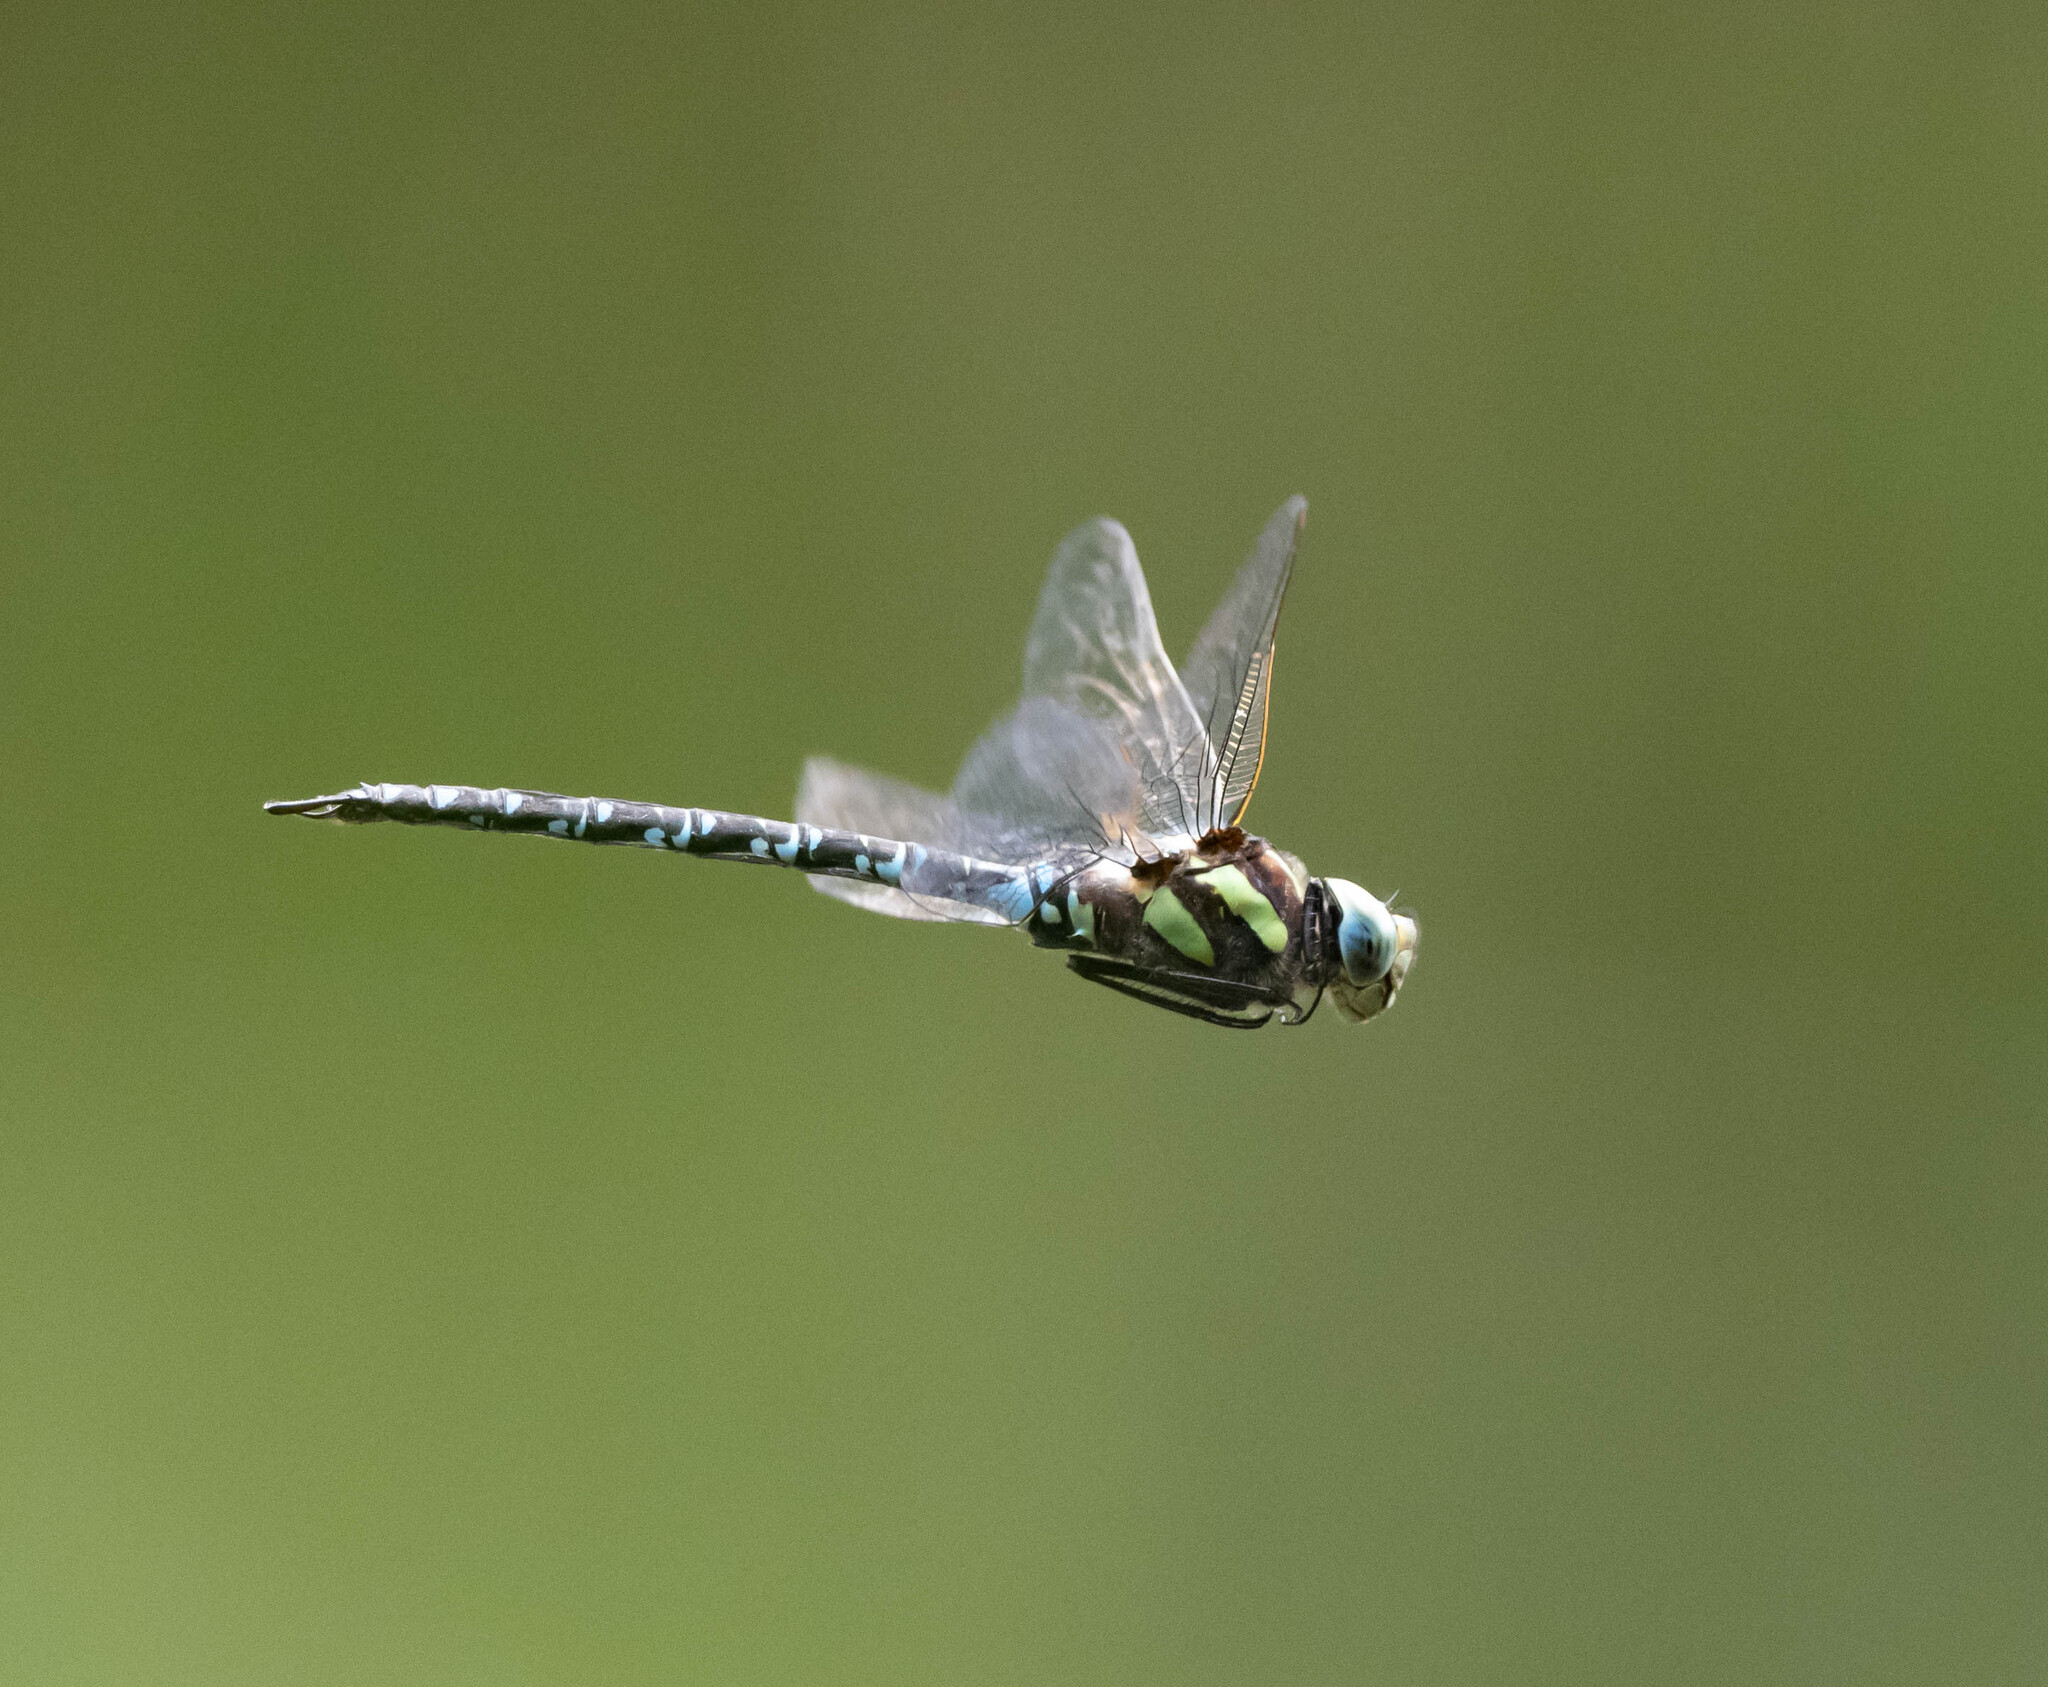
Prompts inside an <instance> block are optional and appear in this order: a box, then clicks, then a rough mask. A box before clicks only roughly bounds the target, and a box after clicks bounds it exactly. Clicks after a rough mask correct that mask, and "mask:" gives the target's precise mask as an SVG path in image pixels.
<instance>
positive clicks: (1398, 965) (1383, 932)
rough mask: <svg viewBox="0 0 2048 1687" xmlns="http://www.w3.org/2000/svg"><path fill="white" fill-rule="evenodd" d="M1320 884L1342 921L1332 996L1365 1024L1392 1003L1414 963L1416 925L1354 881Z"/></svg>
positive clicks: (1331, 979) (1340, 921) (1331, 988)
mask: <svg viewBox="0 0 2048 1687" xmlns="http://www.w3.org/2000/svg"><path fill="white" fill-rule="evenodd" d="M1320 882H1321V884H1322V886H1323V891H1324V894H1325V896H1326V897H1327V898H1328V900H1329V906H1330V911H1331V912H1332V913H1333V914H1334V915H1335V916H1336V920H1337V930H1336V940H1335V947H1336V966H1335V968H1334V969H1333V970H1332V973H1331V976H1330V978H1329V986H1330V993H1331V994H1332V995H1333V996H1335V997H1336V999H1337V1006H1338V1008H1339V1009H1340V1010H1342V1012H1343V1013H1344V1014H1345V1015H1346V1017H1348V1018H1350V1019H1352V1020H1355V1021H1358V1022H1361V1023H1362V1022H1364V1021H1365V1020H1368V1019H1370V1018H1372V1016H1373V1015H1374V1014H1376V1013H1384V1012H1385V1011H1386V1010H1387V1009H1388V1008H1389V1007H1391V1006H1392V1005H1393V1002H1394V996H1395V994H1396V993H1397V992H1398V991H1399V990H1400V988H1401V983H1402V981H1403V980H1404V979H1405V978H1407V976H1408V969H1409V967H1410V966H1412V965H1413V964H1414V962H1415V940H1416V930H1415V922H1414V920H1412V919H1410V918H1409V917H1408V916H1407V915H1406V914H1396V913H1394V912H1392V911H1391V910H1390V909H1389V908H1388V907H1387V905H1386V904H1385V903H1384V902H1382V901H1381V900H1380V899H1379V898H1378V897H1377V896H1375V895H1373V894H1372V892H1371V891H1369V890H1366V889H1365V888H1363V887H1362V886H1360V885H1355V884H1353V883H1352V882H1351V881H1350V880H1349V879H1324V880H1322V881H1320Z"/></svg>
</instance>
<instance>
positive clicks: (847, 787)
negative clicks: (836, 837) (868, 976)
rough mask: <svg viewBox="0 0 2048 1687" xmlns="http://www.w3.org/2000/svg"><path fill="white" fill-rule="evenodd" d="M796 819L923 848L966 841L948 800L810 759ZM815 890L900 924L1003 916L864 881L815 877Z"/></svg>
mask: <svg viewBox="0 0 2048 1687" xmlns="http://www.w3.org/2000/svg"><path fill="white" fill-rule="evenodd" d="M796 818H797V820H798V821H799V822H800V823H802V824H803V825H807V826H829V827H835V828H838V829H840V830H843V831H848V832H865V833H867V834H868V835H869V836H870V837H877V838H896V839H898V840H900V841H902V842H905V843H921V844H923V845H924V846H925V847H926V848H928V849H950V850H957V849H961V848H962V847H963V844H964V843H966V842H967V841H968V840H967V839H966V835H965V828H964V827H963V826H962V825H961V823H960V814H959V811H958V810H957V809H956V808H955V807H954V806H953V800H952V798H950V797H942V796H938V795H936V794H934V793H933V792H931V791H922V790H919V789H918V788H917V786H915V785H907V784H905V783H904V782H903V781H902V780H901V779H891V778H889V777H888V776H887V775H886V774H881V773H869V772H868V771H867V770H866V769H864V768H858V767H848V766H847V765H846V763H844V762H837V761H831V760H828V759H827V758H826V757H823V756H812V757H811V758H809V759H808V760H807V761H806V762H805V763H804V774H803V778H802V779H801V780H800V781H799V782H798V784H797V788H796ZM811 888H812V889H813V890H820V891H823V892H824V893H825V894H826V895H827V896H836V897H838V898H839V900H840V901H842V902H851V903H852V904H853V905H854V906H855V907H856V908H865V909H867V910H868V911H869V912H870V913H875V914H891V915H894V916H895V917H896V918H897V919H900V920H971V921H974V922H975V923H977V924H980V925H1006V924H1008V923H1009V922H1008V921H1006V920H1005V919H1004V918H1003V916H1002V915H1000V914H998V913H995V912H993V911H991V910H990V909H987V908H977V907H975V906H973V905H972V904H970V903H966V902H955V901H952V900H950V899H949V898H946V897H943V896H935V895H927V894H922V893H920V894H918V895H915V896H913V895H911V894H909V893H908V892H906V891H901V890H896V889H893V888H892V887H890V886H888V885H884V884H871V883H869V882H867V881H866V880H864V879H834V878H824V877H813V878H812V880H811Z"/></svg>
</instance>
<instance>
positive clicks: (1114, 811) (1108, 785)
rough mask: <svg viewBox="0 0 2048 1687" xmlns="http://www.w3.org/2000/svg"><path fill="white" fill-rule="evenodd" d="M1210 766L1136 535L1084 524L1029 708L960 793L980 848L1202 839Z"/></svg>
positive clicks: (956, 790) (1038, 627)
mask: <svg viewBox="0 0 2048 1687" xmlns="http://www.w3.org/2000/svg"><path fill="white" fill-rule="evenodd" d="M1213 771H1214V757H1213V755H1212V753H1211V751H1210V747H1209V739H1208V735H1207V733H1206V732H1205V731H1204V729H1203V725H1202V717H1201V716H1200V714H1199V713H1197V711H1196V709H1195V705H1194V703H1193V701H1192V700H1191V699H1190V698H1189V696H1188V693H1187V688H1186V687H1185V686H1183V685H1182V684H1181V681H1180V676H1179V675H1178V674H1177V673H1176V672H1175V671H1174V667H1173V663H1172V661H1171V660H1170V659H1169V658H1168V657H1167V654H1166V651H1165V648H1164V647H1163V646H1162V645H1161V644H1160V642H1159V627H1158V624H1157V623H1156V622H1155V621H1154V619H1153V616H1152V599H1151V596H1150V594H1149V593H1148V592H1147V591H1146V589H1145V576H1144V573H1143V572H1142V571H1141V570H1140V569H1139V567H1138V553H1137V550H1136V548H1135V547H1134V546H1133V545H1132V544H1131V536H1130V535H1129V534H1128V533H1126V532H1125V531H1124V530H1123V528H1122V527H1121V526H1120V525H1119V524H1118V523H1116V522H1114V521H1109V520H1106V519H1098V520H1095V521H1090V522H1086V523H1084V524H1083V525H1081V526H1080V527H1077V528H1075V529H1074V531H1073V532H1072V533H1070V534H1068V535H1067V537H1066V539H1065V540H1064V541H1063V542H1062V544H1061V545H1060V548H1059V550H1058V552H1057V553H1055V555H1054V556H1053V559H1052V568H1051V570H1050V571H1049V572H1048V573H1047V575H1046V580H1045V588H1044V590H1043V591H1042V592H1041V593H1040V594H1039V599H1038V613H1037V614H1036V616H1034V617H1033V619H1032V622H1031V631H1030V633H1029V635H1028V636H1027V637H1026V639H1025V644H1024V700H1023V702H1022V703H1020V704H1019V705H1018V707H1017V711H1016V712H1015V713H1014V714H1012V715H1011V716H1009V717H1008V718H1007V719H1005V720H1002V721H999V722H998V723H997V724H996V725H995V726H994V727H992V728H991V729H990V730H989V731H988V733H987V734H986V735H984V736H983V738H982V739H981V741H980V742H979V743H978V744H976V745H975V747H974V749H973V750H972V751H971V752H970V753H969V755H968V757H967V760H966V762H965V763H964V764H963V765H962V767H961V769H960V776H959V778H958V779H957V780H956V781H955V782H954V785H953V798H954V802H955V804H956V805H957V807H958V809H959V812H960V814H961V816H962V820H963V823H964V824H965V825H966V826H967V828H968V829H969V831H970V833H971V834H974V838H973V841H974V842H975V844H976V847H977V848H979V849H981V850H982V851H983V852H985V853H992V854H994V855H995V858H996V859H999V860H1008V861H1023V860H1029V859H1035V858H1037V857H1039V856H1042V855H1044V854H1047V853H1049V852H1051V851H1053V850H1055V849H1057V848H1058V847H1059V846H1061V845H1065V846H1069V847H1071V846H1074V845H1076V844H1088V845H1101V844H1104V843H1105V842H1106V843H1108V844H1110V845H1112V846H1114V845H1116V844H1119V843H1120V842H1121V841H1122V836H1123V834H1124V833H1125V832H1142V833H1146V834H1159V833H1173V832H1186V831H1198V830H1200V827H1199V825H1198V824H1197V819H1198V813H1199V809H1200V802H1199V797H1200V793H1201V791H1202V790H1203V788H1204V786H1205V784H1206V783H1207V782H1209V781H1210V778H1211V776H1212V774H1213Z"/></svg>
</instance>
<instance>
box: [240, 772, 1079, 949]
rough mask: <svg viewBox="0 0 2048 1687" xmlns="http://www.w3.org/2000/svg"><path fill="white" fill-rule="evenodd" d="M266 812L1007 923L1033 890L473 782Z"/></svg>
mask: <svg viewBox="0 0 2048 1687" xmlns="http://www.w3.org/2000/svg"><path fill="white" fill-rule="evenodd" d="M264 807H265V808H266V809H268V810H269V811H270V812H271V813H272V814H297V815H303V816H304V817H306V818H307V819H311V820H333V821H338V822H340V823H342V824H344V825H367V824H369V823H371V822H374V821H379V820H392V821H397V822H398V823H400V824H401V825H410V826H460V827H464V828H466V829H469V830H472V831H480V832H523V833H526V834H528V835H530V836H533V837H544V838H560V839H564V840H566V841H569V842H572V843H594V844H623V845H627V846H629V847H635V848H640V849H665V850H670V851H674V852H676V853H679V854H684V855H699V856H705V857H709V858H711V859H713V860H719V861H745V862H756V863H758V864H760V865H762V866H768V867H793V868H795V869H796V870H797V871H798V872H801V873H810V874H815V875H818V876H821V877H828V878H845V879H859V880H866V881H868V882H870V883H874V884H880V885H885V886H891V887H894V888H897V889H901V890H903V891H906V892H908V893H910V894H913V895H928V896H932V897H935V898H940V899H943V900H947V901H955V902H963V903H966V904H968V905H969V906H972V907H977V908H986V909H989V910H991V911H992V912H994V913H998V914H1000V915H1002V917H1003V918H1004V919H1006V920H1008V921H1011V922H1013V923H1014V922H1016V921H1018V920H1021V919H1023V918H1024V916H1025V914H1026V913H1027V912H1028V911H1029V910H1030V908H1031V907H1032V905H1033V902H1034V900H1035V897H1034V892H1035V891H1036V890H1037V888H1038V886H1037V884H1036V882H1035V881H1034V880H1033V879H1032V878H1031V876H1030V870H1029V869H1025V868H1020V867H1011V866H1005V865H1002V864H1000V863H997V862H992V861H980V860H976V859H975V858H973V857H971V856H965V855H956V854H954V853H953V852H952V851H950V850H942V849H933V848H929V847H927V846H926V845H924V844H920V843H914V842H911V841H909V840H907V839H897V838H877V837H870V836H869V835H868V834H867V833H865V832H848V831H840V830H838V829H836V828H833V827H829V826H810V825H804V824H801V823H799V822H796V821H789V820H764V819H761V818H760V817H759V816H756V815H751V814H734V813H732V812H730V811H728V810H725V809H718V808H671V807H669V806H667V805H666V804H663V803H642V802H623V801H620V800H618V799H616V798H611V797H566V796H561V795H558V794H557V793H555V792H553V791H526V790H514V789H504V788H499V789H489V790H486V789H484V788H483V787H481V786H475V785H369V784H365V785H358V786H357V787H356V788H355V789H354V790H352V791H343V792H341V793H339V794H338V795H335V796H329V797H309V798H306V799H304V800H302V801H298V802H274V803H266V804H264Z"/></svg>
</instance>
